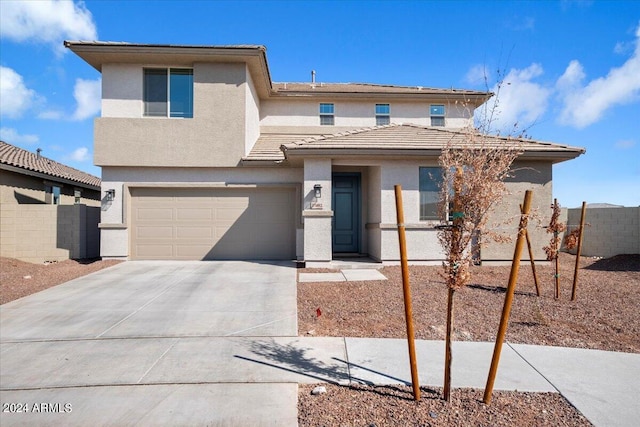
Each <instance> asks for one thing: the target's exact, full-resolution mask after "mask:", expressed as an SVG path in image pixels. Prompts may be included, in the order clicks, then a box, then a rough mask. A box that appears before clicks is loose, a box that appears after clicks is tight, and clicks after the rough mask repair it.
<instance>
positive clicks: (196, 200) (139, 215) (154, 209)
mask: <svg viewBox="0 0 640 427" xmlns="http://www.w3.org/2000/svg"><path fill="white" fill-rule="evenodd" d="M131 196H132V197H131V200H132V202H131V216H132V220H131V258H132V259H139V260H140V259H184V260H201V259H294V257H295V208H294V207H295V203H294V198H295V197H294V196H295V191H294V190H293V189H284V188H267V189H265V188H260V189H245V188H242V189H230V188H219V189H218V188H216V189H210V188H208V189H185V188H175V189H173V188H134V189H132V192H131Z"/></svg>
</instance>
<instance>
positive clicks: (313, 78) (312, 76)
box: [311, 70, 316, 83]
mask: <svg viewBox="0 0 640 427" xmlns="http://www.w3.org/2000/svg"><path fill="white" fill-rule="evenodd" d="M315 82H316V70H311V83H315Z"/></svg>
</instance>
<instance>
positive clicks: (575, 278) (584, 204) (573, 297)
mask: <svg viewBox="0 0 640 427" xmlns="http://www.w3.org/2000/svg"><path fill="white" fill-rule="evenodd" d="M586 211H587V202H582V212H581V213H580V232H579V233H578V249H577V251H576V266H575V269H574V270H573V288H572V289H571V301H575V300H576V290H577V288H578V268H579V267H580V254H581V252H582V233H584V219H585V216H586Z"/></svg>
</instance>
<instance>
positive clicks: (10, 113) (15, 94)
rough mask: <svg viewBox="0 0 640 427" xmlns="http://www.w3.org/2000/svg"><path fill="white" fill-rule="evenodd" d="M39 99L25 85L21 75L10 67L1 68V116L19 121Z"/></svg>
mask: <svg viewBox="0 0 640 427" xmlns="http://www.w3.org/2000/svg"><path fill="white" fill-rule="evenodd" d="M38 98H39V97H38V95H37V94H36V92H35V91H34V90H33V89H29V88H28V87H27V86H26V85H25V84H24V80H23V79H22V76H21V75H20V74H18V73H16V72H15V71H14V70H13V69H11V68H9V67H3V66H0V116H5V117H9V118H12V119H17V118H19V117H20V116H22V114H23V113H24V112H25V111H26V110H28V109H29V108H30V107H31V106H32V105H33V104H34V103H35V102H36V101H37V100H38Z"/></svg>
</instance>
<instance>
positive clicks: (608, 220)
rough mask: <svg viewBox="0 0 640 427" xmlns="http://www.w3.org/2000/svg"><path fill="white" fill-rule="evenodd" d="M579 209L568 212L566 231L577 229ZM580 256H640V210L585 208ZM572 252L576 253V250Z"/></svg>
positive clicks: (637, 208)
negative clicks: (584, 224)
mask: <svg viewBox="0 0 640 427" xmlns="http://www.w3.org/2000/svg"><path fill="white" fill-rule="evenodd" d="M581 211H582V209H581V208H576V209H568V210H567V221H566V223H567V231H568V232H571V230H573V229H574V228H577V227H579V226H580V215H581ZM585 223H586V224H588V225H587V226H585V229H584V231H583V236H582V252H581V255H582V256H598V257H605V258H607V257H612V256H615V255H621V254H640V207H627V208H622V207H621V208H587V210H586V212H585ZM571 253H574V254H575V253H576V249H574V250H572V251H571Z"/></svg>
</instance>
